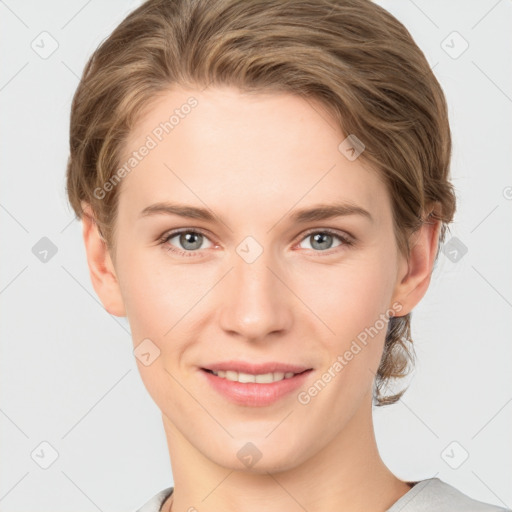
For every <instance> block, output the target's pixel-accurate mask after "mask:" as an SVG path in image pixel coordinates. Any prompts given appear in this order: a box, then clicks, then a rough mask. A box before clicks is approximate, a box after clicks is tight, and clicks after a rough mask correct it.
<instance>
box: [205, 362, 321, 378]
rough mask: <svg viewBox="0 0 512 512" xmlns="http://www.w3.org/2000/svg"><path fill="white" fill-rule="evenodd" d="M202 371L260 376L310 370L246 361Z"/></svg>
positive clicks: (222, 364) (210, 365)
mask: <svg viewBox="0 0 512 512" xmlns="http://www.w3.org/2000/svg"><path fill="white" fill-rule="evenodd" d="M203 369H204V370H212V371H214V372H218V371H219V370H220V371H234V372H239V373H250V374H252V375H261V374H265V373H276V372H282V373H287V372H293V373H302V372H304V371H306V370H311V368H308V367H307V366H301V365H295V364H285V363H279V362H275V361H270V362H268V363H260V364H255V363H248V362H246V361H221V362H219V363H212V364H209V365H207V366H204V367H203Z"/></svg>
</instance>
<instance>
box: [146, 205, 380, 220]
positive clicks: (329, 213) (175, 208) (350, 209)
mask: <svg viewBox="0 0 512 512" xmlns="http://www.w3.org/2000/svg"><path fill="white" fill-rule="evenodd" d="M151 215H177V216H179V217H185V218H188V219H199V220H204V221H209V222H214V221H215V220H216V216H215V215H214V214H213V213H212V211H211V210H208V209H207V208H200V207H196V206H189V205H184V204H178V203H169V202H160V203H155V204H152V205H150V206H147V207H146V208H144V210H142V211H141V212H140V214H139V218H143V217H148V216H151ZM348 215H360V216H363V217H366V218H367V219H368V220H370V221H371V222H373V217H372V216H371V214H370V212H369V211H367V210H365V209H364V208H362V207H360V206H358V205H356V204H353V203H334V204H318V205H315V206H312V207H308V208H303V209H300V210H296V211H295V212H294V213H293V214H292V215H290V220H291V221H292V222H297V223H305V222H313V221H319V220H326V219H332V218H334V217H342V216H348Z"/></svg>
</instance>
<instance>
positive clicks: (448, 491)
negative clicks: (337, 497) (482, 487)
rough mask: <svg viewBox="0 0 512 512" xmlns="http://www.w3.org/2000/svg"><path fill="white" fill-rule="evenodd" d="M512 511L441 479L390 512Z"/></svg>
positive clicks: (154, 510)
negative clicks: (462, 490) (473, 496)
mask: <svg viewBox="0 0 512 512" xmlns="http://www.w3.org/2000/svg"><path fill="white" fill-rule="evenodd" d="M173 490H174V487H168V488H167V489H164V490H163V491H160V492H159V493H157V494H156V495H155V496H153V497H152V498H151V499H150V500H149V501H148V502H146V503H145V504H144V506H143V507H142V508H139V509H138V510H137V511H136V512H160V507H161V506H162V504H163V503H164V501H165V500H166V499H167V498H168V497H169V496H170V495H171V493H172V492H173ZM427 511H428V512H434V511H435V512H512V510H511V509H509V508H501V507H497V506H496V505H489V504H487V503H483V502H481V501H476V500H474V499H472V498H470V497H469V496H467V495H466V494H464V493H462V492H460V491H458V490H457V489H456V488H455V487H453V486H451V485H450V484H447V483H446V482H443V481H442V480H440V479H439V478H428V479H426V480H421V481H419V482H416V483H415V485H414V487H412V489H411V490H410V491H409V492H407V493H405V494H404V495H403V496H402V497H401V498H400V499H399V500H398V501H396V502H395V503H394V504H393V505H391V508H388V510H387V511H386V512H427Z"/></svg>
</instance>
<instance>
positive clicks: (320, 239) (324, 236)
mask: <svg viewBox="0 0 512 512" xmlns="http://www.w3.org/2000/svg"><path fill="white" fill-rule="evenodd" d="M326 240H327V242H332V235H330V234H329V233H317V234H315V235H313V244H312V246H313V247H315V245H314V244H316V243H318V244H319V245H320V246H319V247H318V248H319V249H328V248H329V247H330V245H331V244H330V243H327V247H326V246H325V245H326V244H325V241H326Z"/></svg>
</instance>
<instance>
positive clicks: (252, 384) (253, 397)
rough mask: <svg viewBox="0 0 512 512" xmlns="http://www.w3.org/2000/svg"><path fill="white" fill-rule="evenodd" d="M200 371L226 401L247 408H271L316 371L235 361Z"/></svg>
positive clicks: (272, 364)
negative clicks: (270, 406)
mask: <svg viewBox="0 0 512 512" xmlns="http://www.w3.org/2000/svg"><path fill="white" fill-rule="evenodd" d="M221 367H222V368H221ZM200 370H201V371H200V373H201V374H202V375H204V376H205V378H206V381H207V382H208V384H209V385H210V386H211V387H212V388H213V389H214V390H215V391H216V392H217V393H219V394H220V395H221V396H222V397H223V398H227V399H228V400H229V401H230V402H232V403H235V404H236V405H243V406H246V407H263V406H268V405H271V404H273V403H275V402H277V401H278V400H280V399H283V398H284V397H286V396H289V395H291V394H292V392H293V391H295V390H297V389H298V388H299V387H300V386H303V385H304V384H305V383H306V381H307V379H308V377H309V374H310V373H312V372H313V368H305V367H300V366H291V365H283V364H277V363H268V364H265V365H259V366H258V365H252V364H249V363H236V364H234V363H232V362H231V363H229V362H228V363H221V364H218V365H212V367H210V368H200Z"/></svg>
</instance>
